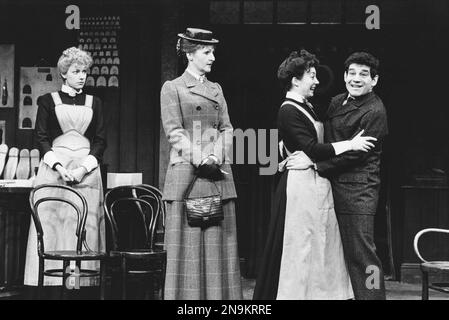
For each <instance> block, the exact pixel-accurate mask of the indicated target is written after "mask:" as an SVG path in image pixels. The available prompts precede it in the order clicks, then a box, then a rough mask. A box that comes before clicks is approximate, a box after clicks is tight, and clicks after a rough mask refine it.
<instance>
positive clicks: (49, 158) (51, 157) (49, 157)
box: [43, 151, 59, 169]
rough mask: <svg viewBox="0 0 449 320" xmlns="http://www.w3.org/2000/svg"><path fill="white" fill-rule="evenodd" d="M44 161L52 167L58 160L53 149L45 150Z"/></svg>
mask: <svg viewBox="0 0 449 320" xmlns="http://www.w3.org/2000/svg"><path fill="white" fill-rule="evenodd" d="M43 159H44V163H45V164H46V165H48V166H49V167H50V168H52V169H53V166H54V165H55V163H57V162H59V161H58V158H56V154H55V153H54V152H53V151H47V153H46V154H45V155H44V158H43Z"/></svg>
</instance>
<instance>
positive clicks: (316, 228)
mask: <svg viewBox="0 0 449 320" xmlns="http://www.w3.org/2000/svg"><path fill="white" fill-rule="evenodd" d="M317 64H318V60H317V59H316V58H315V56H314V55H312V54H310V53H309V52H307V51H305V50H301V52H300V53H299V54H298V53H297V52H292V53H291V54H290V56H289V57H287V58H286V59H285V60H284V61H283V62H282V64H281V65H280V66H279V69H278V79H279V81H280V82H281V85H282V86H283V88H285V91H286V97H285V101H284V102H283V104H282V105H281V107H280V109H279V113H278V130H279V135H280V138H281V139H282V142H281V147H282V152H283V155H284V156H285V157H286V159H285V160H284V161H283V162H282V163H281V164H280V170H281V171H283V173H282V176H281V179H280V181H279V184H278V186H277V189H276V194H275V197H274V202H273V211H272V216H271V221H270V225H269V229H268V230H269V233H268V238H267V242H266V247H265V250H264V254H263V257H262V263H261V264H260V269H259V272H258V277H257V282H256V288H255V292H254V297H253V298H254V299H258V300H259V299H263V300H265V299H266V300H274V299H278V300H304V299H326V300H328V299H331V300H337V299H351V298H352V297H353V292H352V287H351V282H350V279H349V276H348V272H347V270H346V264H345V260H344V256H343V248H342V244H341V239H340V232H339V229H338V223H337V219H336V216H335V211H334V206H333V198H332V190H331V185H330V183H329V181H328V180H327V179H325V178H323V177H320V176H319V175H318V174H317V172H316V171H314V170H313V168H310V169H307V170H289V169H286V167H285V164H286V163H287V161H288V159H289V158H288V157H289V156H290V155H292V154H297V153H298V152H304V153H305V154H307V156H309V157H310V158H311V159H314V160H317V161H318V160H324V159H328V158H331V157H333V156H335V155H338V154H341V153H343V152H347V151H350V150H359V151H367V150H369V148H371V147H373V144H372V143H371V142H370V141H374V140H375V139H374V138H371V137H362V136H361V133H362V132H361V133H359V134H358V135H357V136H356V137H354V138H353V139H352V140H350V141H349V140H348V141H342V142H337V143H332V144H331V143H323V124H322V122H320V120H319V119H318V117H317V115H316V113H315V111H314V108H313V106H312V105H311V104H310V103H309V102H308V101H307V99H309V98H311V97H312V96H313V94H314V90H315V88H316V86H317V85H318V83H319V82H318V79H317V75H316V69H315V65H317Z"/></svg>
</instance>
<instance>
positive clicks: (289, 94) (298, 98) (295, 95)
mask: <svg viewBox="0 0 449 320" xmlns="http://www.w3.org/2000/svg"><path fill="white" fill-rule="evenodd" d="M285 97H286V98H290V99H293V100H296V101H299V102H302V103H306V102H307V100H306V98H304V96H302V95H300V94H299V93H296V92H293V91H289V92H287V94H286V95H285Z"/></svg>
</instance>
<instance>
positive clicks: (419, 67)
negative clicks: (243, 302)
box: [0, 0, 449, 278]
mask: <svg viewBox="0 0 449 320" xmlns="http://www.w3.org/2000/svg"><path fill="white" fill-rule="evenodd" d="M0 3H1V6H2V10H0V28H1V29H0V30H2V32H1V35H0V42H1V43H14V44H15V46H16V48H15V50H16V60H15V70H16V77H15V81H16V88H18V79H19V74H18V72H19V67H20V66H34V65H36V64H39V63H41V62H39V61H41V59H44V60H45V61H47V62H48V63H49V64H52V65H55V64H56V61H57V58H58V57H59V55H60V54H61V52H62V50H63V49H65V48H67V47H69V46H72V45H76V44H77V42H76V32H75V31H69V30H67V29H65V19H66V16H67V15H66V14H65V7H66V6H67V5H68V4H78V5H79V7H80V10H81V17H83V16H107V15H120V17H121V28H122V30H121V34H120V40H119V41H120V47H119V48H120V59H121V66H120V88H118V89H117V88H103V89H98V88H96V89H89V90H86V91H90V92H92V93H94V94H97V95H98V96H100V97H101V98H102V99H103V102H104V106H105V114H106V119H107V123H108V131H107V132H108V148H107V151H106V153H105V163H106V164H107V165H108V171H109V172H143V179H144V182H145V183H150V184H154V185H157V186H161V187H162V185H163V182H164V177H165V170H166V166H167V161H168V145H167V143H166V138H165V136H164V134H163V130H162V128H161V126H160V110H159V108H160V106H159V91H160V86H161V84H162V83H163V82H164V81H165V80H168V79H173V78H175V77H176V76H178V75H180V74H181V73H182V72H183V66H182V65H181V64H180V63H179V61H178V59H177V57H176V54H175V49H174V47H175V44H176V34H177V33H178V32H180V31H182V30H185V28H186V27H187V26H192V27H204V28H210V29H212V30H214V32H215V35H216V37H217V38H218V39H220V45H219V46H218V48H217V51H216V58H217V61H216V63H215V65H214V68H213V72H212V74H211V75H210V76H209V78H210V79H211V80H212V81H218V82H219V83H220V84H221V85H222V87H223V89H224V94H225V97H226V99H227V102H228V105H229V113H230V117H231V121H232V124H233V125H234V128H241V129H247V128H266V129H268V128H275V126H276V125H275V118H276V113H277V109H278V108H279V105H280V103H281V92H280V90H279V87H278V84H277V81H276V70H277V67H278V65H279V63H280V62H281V61H282V60H283V59H284V58H285V57H286V56H287V55H288V53H289V52H290V51H291V50H299V49H301V48H306V49H308V50H309V51H311V52H314V53H316V54H317V56H318V57H319V58H320V60H321V62H322V63H323V64H325V65H327V66H329V67H330V68H331V69H332V70H333V73H334V77H335V79H334V81H333V82H332V83H331V84H330V85H329V87H328V88H327V90H325V91H323V92H320V94H319V96H320V97H319V98H316V99H314V101H313V103H314V105H315V106H316V107H317V108H318V109H319V111H320V112H321V113H323V112H325V109H326V108H327V103H328V101H329V99H330V97H331V96H333V95H335V94H337V93H339V92H342V91H343V90H344V83H343V61H344V59H345V58H346V57H347V56H348V54H350V53H351V52H353V51H355V50H369V51H371V52H373V53H374V54H376V55H377V56H379V58H380V59H381V61H382V69H381V79H380V82H379V85H378V88H377V92H378V93H379V95H380V96H381V98H382V99H383V101H384V102H385V104H386V107H387V112H388V117H389V129H390V135H389V138H388V141H387V142H386V145H385V152H384V166H383V170H382V175H383V187H382V198H381V203H380V205H379V213H378V216H377V220H376V244H377V246H378V250H379V253H380V255H381V257H382V260H383V262H384V265H385V268H386V270H387V274H390V275H392V276H393V277H396V278H398V275H399V268H400V264H401V263H402V262H403V258H404V255H405V253H404V251H405V250H406V249H405V247H407V250H408V251H410V250H409V248H408V246H410V247H411V244H409V243H408V242H404V234H406V233H410V232H409V231H410V230H409V231H407V230H405V227H404V226H405V222H404V221H405V220H404V219H405V217H406V216H405V213H404V198H403V190H402V189H401V186H403V185H405V184H410V183H411V182H410V179H411V177H412V176H413V174H415V173H423V174H426V173H429V171H430V169H431V168H441V169H445V170H446V169H447V167H448V165H447V163H448V161H447V149H448V148H447V147H448V146H447V137H448V130H447V129H448V127H449V126H448V125H447V119H448V118H449V117H448V116H449V114H448V113H449V111H448V108H447V102H446V86H447V78H446V74H447V72H448V69H449V68H448V61H447V56H448V53H449V46H448V43H447V41H446V40H445V36H443V35H447V31H448V17H449V9H448V4H447V3H446V1H444V0H433V1H424V0H415V1H403V0H383V1H365V0H360V1H355V0H353V1H350V0H344V1H343V0H341V1H324V0H298V1H282V0H278V1H276V0H275V1H271V0H270V1H244V0H228V1H207V0H164V1H162V0H160V1H143V0H142V1H137V0H134V1H118V0H117V1H115V0H112V1H76V2H65V1H25V0H22V1H3V2H0ZM226 3H227V4H226ZM230 3H231V4H230ZM285 3H287V4H288V3H290V4H291V5H297V4H298V3H302V5H304V8H306V11H305V13H304V16H303V17H302V18H301V19H303V20H304V21H303V23H300V24H296V23H294V24H292V23H286V24H284V23H281V20H280V19H281V18H282V17H281V15H280V14H278V13H276V12H278V10H277V9H278V8H279V7H281V6H283V5H285ZM229 4H230V5H229ZM369 4H377V5H378V6H379V7H380V9H381V12H380V13H381V29H380V30H367V29H366V28H365V25H364V22H365V18H366V16H367V15H366V14H365V12H364V10H365V8H366V6H368V5H369ZM320 6H321V7H320ZM331 7H332V8H333V10H332V14H329V10H320V9H319V8H328V9H329V8H331ZM223 8H228V9H226V10H228V11H223ZM229 8H231V9H229ZM293 8H294V7H293ZM314 8H315V9H314ZM317 8H318V9H317ZM220 10H221V11H220ZM229 10H230V11H229ZM267 10H268V11H267ZM291 11H292V12H294V10H291ZM267 12H272V13H271V15H270V14H268V15H267ZM273 12H274V14H273ZM349 17H350V18H349ZM351 19H353V20H351ZM301 21H302V20H301ZM319 76H320V77H321V80H322V84H323V85H324V84H325V83H327V81H328V77H327V76H326V74H325V73H321V72H320V73H319ZM18 93H19V90H18V89H17V90H16V93H15V94H16V97H15V107H14V108H13V109H2V108H0V120H6V121H7V132H6V135H7V144H8V145H9V146H17V147H19V148H31V147H33V146H34V142H33V139H32V134H31V131H26V130H18V129H17V117H18V108H17V106H18ZM233 170H234V177H235V180H236V185H237V191H238V195H239V198H238V200H237V225H238V237H239V254H240V257H241V259H242V273H243V275H244V276H246V277H250V278H251V277H255V275H256V273H257V265H258V262H259V258H260V256H261V253H262V249H263V244H264V240H265V233H266V228H267V224H268V221H269V215H270V205H271V195H272V193H273V190H274V185H275V179H276V178H275V177H270V176H259V173H258V171H259V170H258V165H234V166H233ZM429 174H430V173H429ZM387 191H388V192H387ZM387 194H388V196H389V199H387V196H386V195H387ZM387 200H389V201H387ZM441 201H442V203H443V204H441V205H440V206H442V207H443V208H447V207H449V200H448V199H447V197H445V198H444V199H443V200H441ZM387 204H389V205H390V208H391V215H392V218H391V228H392V232H391V237H392V241H391V244H392V248H391V251H392V256H391V252H390V248H389V247H388V234H387V222H386V209H385V207H386V205H387ZM426 206H427V205H426V204H424V209H423V210H424V211H425V210H429V208H427V209H426ZM429 206H430V205H429ZM429 206H427V207H429ZM429 215H430V213H429ZM416 219H417V218H415V220H416ZM438 219H439V220H438V221H437V222H438V224H439V226H441V227H444V226H445V227H449V218H448V217H447V215H442V216H441V217H440V218H438ZM434 220H435V219H434ZM427 222H428V221H427V220H426V222H423V221H420V220H419V219H418V220H416V223H417V224H419V225H420V226H422V227H424V225H425V224H426V223H427ZM438 241H440V240H438ZM427 249H429V250H430V255H436V254H437V253H438V252H437V249H438V248H435V246H431V245H428V246H427ZM440 249H442V248H440ZM446 251H447V250H446ZM446 254H449V252H446ZM390 258H393V259H390ZM414 259H415V258H414Z"/></svg>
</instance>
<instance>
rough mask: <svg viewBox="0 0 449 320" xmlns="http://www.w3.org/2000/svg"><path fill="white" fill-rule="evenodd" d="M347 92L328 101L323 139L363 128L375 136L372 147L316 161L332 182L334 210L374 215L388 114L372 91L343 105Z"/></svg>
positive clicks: (348, 136) (332, 139)
mask: <svg viewBox="0 0 449 320" xmlns="http://www.w3.org/2000/svg"><path fill="white" fill-rule="evenodd" d="M347 95H348V94H347V93H344V94H340V95H338V96H336V97H334V98H333V99H332V101H331V103H330V105H329V109H328V111H327V117H326V120H325V123H324V128H325V131H324V139H325V142H331V143H332V142H337V141H342V140H349V139H351V138H352V137H354V136H355V135H356V134H357V133H359V132H360V130H362V129H364V130H365V132H364V134H363V135H364V136H372V137H375V138H377V141H376V142H375V148H373V149H371V150H370V151H369V152H361V151H357V152H356V151H349V152H346V153H343V154H341V155H339V156H336V157H333V158H331V159H330V160H326V161H321V162H317V163H316V165H317V169H318V172H319V173H320V174H321V175H324V176H326V177H328V178H329V179H330V181H331V183H332V192H333V194H334V205H335V211H336V213H337V214H370V215H374V214H375V213H376V210H377V203H378V198H379V188H380V156H381V153H382V143H383V140H384V138H385V136H386V135H387V134H388V126H387V114H386V111H385V107H384V105H383V103H382V100H381V99H380V98H379V97H378V96H377V95H376V94H375V93H374V92H371V93H368V94H366V95H365V96H362V97H360V98H357V99H356V100H353V101H351V102H348V103H346V104H345V105H343V102H344V100H345V99H346V97H347Z"/></svg>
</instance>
